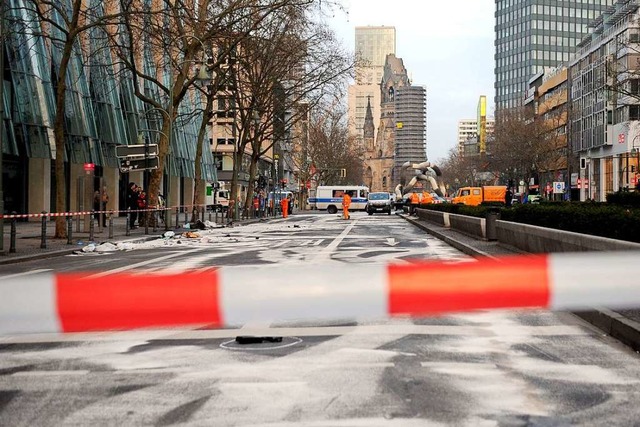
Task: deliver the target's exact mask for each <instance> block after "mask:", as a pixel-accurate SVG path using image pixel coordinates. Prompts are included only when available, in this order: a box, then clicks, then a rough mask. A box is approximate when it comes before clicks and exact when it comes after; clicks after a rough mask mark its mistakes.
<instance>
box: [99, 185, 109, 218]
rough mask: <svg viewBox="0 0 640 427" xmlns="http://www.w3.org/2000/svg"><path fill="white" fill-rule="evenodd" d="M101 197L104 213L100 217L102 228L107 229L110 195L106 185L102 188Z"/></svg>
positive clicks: (101, 208) (101, 206)
mask: <svg viewBox="0 0 640 427" xmlns="http://www.w3.org/2000/svg"><path fill="white" fill-rule="evenodd" d="M100 197H101V202H100V210H101V211H102V213H101V214H100V217H101V218H102V226H103V227H106V226H107V204H108V203H109V193H108V192H107V186H106V185H104V186H103V187H102V194H101V195H100Z"/></svg>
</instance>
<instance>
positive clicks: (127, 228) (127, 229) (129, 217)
mask: <svg viewBox="0 0 640 427" xmlns="http://www.w3.org/2000/svg"><path fill="white" fill-rule="evenodd" d="M130 220H131V208H127V226H126V228H125V236H130V235H131V229H130V228H129V221H130Z"/></svg>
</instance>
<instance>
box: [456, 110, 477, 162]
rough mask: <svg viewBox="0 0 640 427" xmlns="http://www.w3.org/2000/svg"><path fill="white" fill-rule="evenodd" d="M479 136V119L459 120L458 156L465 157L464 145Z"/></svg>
mask: <svg viewBox="0 0 640 427" xmlns="http://www.w3.org/2000/svg"><path fill="white" fill-rule="evenodd" d="M477 134H478V119H462V120H458V154H459V155H464V144H465V142H467V140H469V139H471V138H475V137H476V135H477Z"/></svg>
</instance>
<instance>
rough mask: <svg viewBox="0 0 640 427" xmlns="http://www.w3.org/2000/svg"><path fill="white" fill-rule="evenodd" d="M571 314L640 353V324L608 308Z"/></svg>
mask: <svg viewBox="0 0 640 427" xmlns="http://www.w3.org/2000/svg"><path fill="white" fill-rule="evenodd" d="M400 216H401V217H403V218H404V219H405V220H407V221H408V222H409V223H411V224H413V225H415V226H416V227H418V228H420V229H421V230H424V231H426V232H427V233H429V234H431V235H432V236H434V237H436V238H438V239H440V240H442V241H444V242H446V243H448V244H449V245H451V246H453V247H454V248H456V249H458V250H460V251H462V252H464V253H465V254H467V255H471V256H474V257H476V256H480V257H489V258H494V259H495V258H496V257H493V256H491V255H489V254H487V253H485V252H483V251H481V250H479V249H477V248H474V247H473V246H470V245H467V244H465V243H462V242H460V241H458V240H456V239H453V238H451V237H449V236H445V235H444V234H442V233H440V232H438V231H436V230H433V229H430V228H429V227H427V226H425V225H423V224H421V223H420V221H416V220H414V219H413V218H409V217H407V216H405V215H400ZM571 314H573V315H574V316H577V317H579V318H580V319H582V320H584V321H586V322H588V323H590V324H592V325H593V326H595V327H596V328H598V329H600V330H601V331H603V332H604V333H605V334H607V335H609V336H610V337H613V338H615V339H617V340H618V341H620V342H621V343H622V344H624V345H626V346H628V347H630V348H632V349H633V350H635V351H640V323H638V322H636V321H634V320H631V319H629V318H627V317H625V316H623V315H621V314H619V313H616V312H614V311H611V310H608V309H606V308H597V309H595V310H589V311H582V312H571Z"/></svg>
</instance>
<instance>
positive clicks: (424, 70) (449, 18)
mask: <svg viewBox="0 0 640 427" xmlns="http://www.w3.org/2000/svg"><path fill="white" fill-rule="evenodd" d="M343 4H344V6H345V8H346V10H347V11H348V15H345V14H340V13H336V15H335V17H334V18H333V20H332V25H333V27H334V29H335V31H336V33H337V34H338V36H339V37H341V38H342V39H343V40H344V44H345V46H346V47H347V48H349V49H350V50H353V49H354V38H355V27H356V26H366V25H376V26H377V25H385V26H393V27H395V28H396V55H397V56H398V57H400V58H402V60H403V61H404V66H405V67H406V69H407V72H408V73H409V77H410V78H411V80H412V82H413V84H415V85H420V86H426V88H427V156H428V157H429V160H430V161H432V162H437V161H438V160H439V159H443V158H445V157H446V156H447V154H448V152H449V150H450V149H451V148H453V147H455V146H456V144H457V124H458V120H460V119H469V118H475V117H476V109H477V105H478V98H479V97H480V95H486V96H487V104H488V109H487V111H488V114H489V115H490V116H493V111H494V107H493V67H494V62H493V55H494V47H493V42H494V30H493V27H494V17H493V14H494V9H495V2H494V0H457V1H438V0H391V1H390V0H343ZM376 128H377V124H376Z"/></svg>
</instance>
